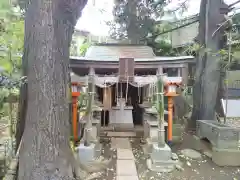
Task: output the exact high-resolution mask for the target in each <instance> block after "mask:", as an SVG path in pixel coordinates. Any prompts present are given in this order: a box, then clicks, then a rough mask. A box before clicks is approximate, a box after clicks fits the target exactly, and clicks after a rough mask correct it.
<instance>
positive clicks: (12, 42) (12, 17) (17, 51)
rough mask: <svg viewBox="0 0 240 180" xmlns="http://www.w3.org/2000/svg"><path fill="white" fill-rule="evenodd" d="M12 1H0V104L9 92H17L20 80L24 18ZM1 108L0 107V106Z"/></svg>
mask: <svg viewBox="0 0 240 180" xmlns="http://www.w3.org/2000/svg"><path fill="white" fill-rule="evenodd" d="M13 3H14V2H13V1H9V0H1V1H0V22H1V23H0V67H1V68H2V69H3V72H1V74H0V85H1V86H0V106H1V105H2V104H3V101H4V99H6V97H7V96H9V94H10V93H11V94H12V93H13V92H14V94H15V93H18V91H16V90H18V89H16V88H17V85H18V82H21V79H22V78H21V55H22V51H23V43H24V20H23V17H22V15H21V11H20V8H19V7H18V6H16V5H15V4H13ZM0 108H1V107H0Z"/></svg>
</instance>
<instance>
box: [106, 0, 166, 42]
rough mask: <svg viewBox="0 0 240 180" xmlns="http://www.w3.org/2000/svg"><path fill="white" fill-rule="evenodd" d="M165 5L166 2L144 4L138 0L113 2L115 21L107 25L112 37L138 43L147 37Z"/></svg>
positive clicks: (151, 1) (163, 0) (152, 0)
mask: <svg viewBox="0 0 240 180" xmlns="http://www.w3.org/2000/svg"><path fill="white" fill-rule="evenodd" d="M166 4H167V1H166V0H161V1H159V2H156V1H154V0H148V1H147V2H146V3H143V2H142V1H138V0H128V1H121V0H117V1H115V7H114V10H113V15H114V17H115V19H114V22H110V23H109V25H110V26H111V35H112V37H113V38H116V39H128V40H130V41H131V42H132V43H138V42H139V40H140V39H142V38H144V37H146V36H147V35H148V32H149V30H151V28H153V26H154V23H155V19H156V18H158V17H160V16H161V15H162V12H163V8H164V7H165V5H166Z"/></svg>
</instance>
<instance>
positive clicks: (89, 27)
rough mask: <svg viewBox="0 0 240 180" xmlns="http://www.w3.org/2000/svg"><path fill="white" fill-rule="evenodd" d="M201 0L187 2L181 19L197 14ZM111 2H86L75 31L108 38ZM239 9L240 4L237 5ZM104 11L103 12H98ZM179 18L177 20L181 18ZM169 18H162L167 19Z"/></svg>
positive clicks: (170, 6) (174, 4) (230, 0)
mask: <svg viewBox="0 0 240 180" xmlns="http://www.w3.org/2000/svg"><path fill="white" fill-rule="evenodd" d="M182 1H184V0H174V2H173V3H172V4H170V5H169V6H168V8H169V9H171V8H172V9H175V8H176V7H177V6H178V4H179V2H182ZM200 2H201V0H189V4H188V10H187V11H186V12H184V13H183V14H182V15H181V17H187V16H191V15H194V14H197V13H198V12H199V7H200ZM225 2H226V3H227V4H231V3H233V2H236V0H225ZM113 5H114V4H113V0H88V4H87V5H86V7H85V8H84V10H83V14H82V17H81V18H80V19H79V20H78V22H77V25H76V29H79V30H86V31H89V32H90V33H91V34H93V35H96V36H108V35H109V34H108V32H109V26H107V25H106V21H111V20H113V16H112V8H113ZM237 7H239V8H240V4H238V5H237ZM101 9H104V12H101V11H100V10H101ZM181 17H180V16H179V17H178V18H181ZM169 18H170V17H164V19H169Z"/></svg>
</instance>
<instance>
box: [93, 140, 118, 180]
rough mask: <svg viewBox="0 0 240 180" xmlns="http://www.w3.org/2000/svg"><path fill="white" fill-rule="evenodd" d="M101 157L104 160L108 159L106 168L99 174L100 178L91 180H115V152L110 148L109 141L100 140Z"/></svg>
mask: <svg viewBox="0 0 240 180" xmlns="http://www.w3.org/2000/svg"><path fill="white" fill-rule="evenodd" d="M101 144H102V156H103V157H104V158H105V159H110V158H111V162H110V163H109V166H108V168H107V169H106V170H105V171H104V172H102V173H101V176H99V177H98V178H95V179H93V180H115V179H116V162H117V151H116V150H113V149H112V148H111V139H110V138H102V139H101Z"/></svg>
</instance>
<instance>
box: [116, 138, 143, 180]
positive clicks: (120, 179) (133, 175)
mask: <svg viewBox="0 0 240 180" xmlns="http://www.w3.org/2000/svg"><path fill="white" fill-rule="evenodd" d="M112 145H113V146H115V147H116V149H117V167H116V170H117V173H116V175H117V180H138V173H137V168H136V164H135V158H134V155H133V152H132V147H131V144H130V141H129V139H128V138H113V139H112Z"/></svg>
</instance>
